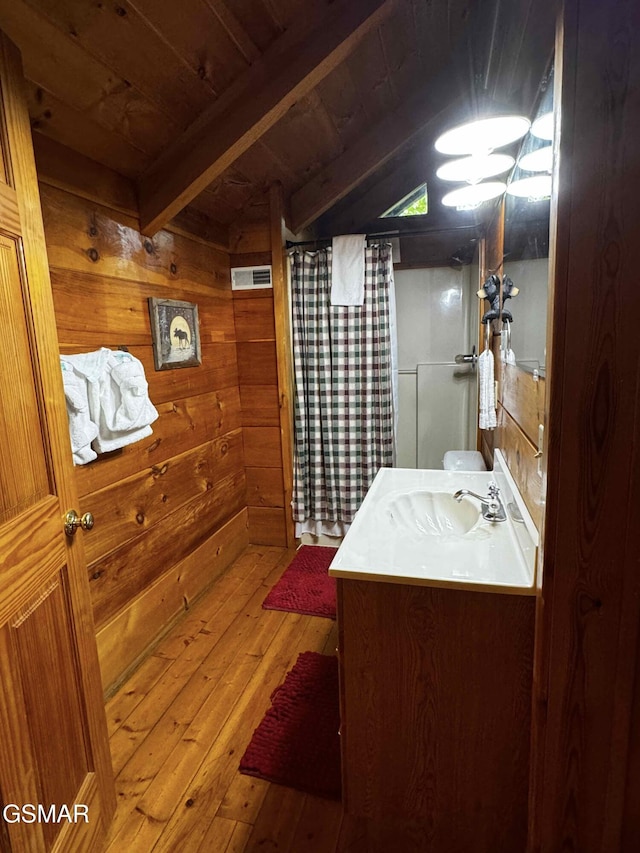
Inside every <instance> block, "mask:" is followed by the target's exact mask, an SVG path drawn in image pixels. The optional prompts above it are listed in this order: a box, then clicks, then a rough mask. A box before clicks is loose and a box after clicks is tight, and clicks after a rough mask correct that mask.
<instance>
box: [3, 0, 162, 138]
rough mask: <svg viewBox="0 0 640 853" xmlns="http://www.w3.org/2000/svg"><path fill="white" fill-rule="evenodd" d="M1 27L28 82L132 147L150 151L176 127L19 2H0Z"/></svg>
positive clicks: (70, 40) (144, 99)
mask: <svg viewBox="0 0 640 853" xmlns="http://www.w3.org/2000/svg"><path fill="white" fill-rule="evenodd" d="M0 29H2V30H3V31H4V32H5V33H6V34H7V35H8V36H9V38H10V39H11V40H12V41H14V42H15V43H16V45H18V47H19V48H20V51H21V53H22V56H23V64H24V70H25V75H26V77H27V78H28V79H29V80H32V81H33V82H34V83H36V84H37V85H39V86H42V87H44V88H46V89H48V90H49V91H51V92H53V93H55V95H56V97H57V98H58V99H59V100H61V101H63V102H64V103H65V104H67V105H68V106H69V107H72V108H73V109H75V110H77V111H78V112H82V113H86V114H87V115H88V116H90V117H91V118H92V119H93V120H94V121H96V122H97V123H98V124H102V125H104V126H105V127H106V128H107V129H108V130H111V131H113V132H114V133H118V134H120V135H121V136H123V137H124V138H125V139H126V140H127V141H128V142H129V143H130V144H131V145H133V146H134V147H136V148H139V149H141V150H143V151H145V152H146V153H148V154H150V155H155V154H157V152H158V151H159V150H161V149H162V148H163V147H164V146H165V145H166V144H167V143H168V141H169V139H170V138H171V136H172V135H175V133H176V132H177V131H178V130H179V126H178V125H174V124H172V123H171V120H170V118H169V116H168V114H165V113H163V112H162V110H161V109H160V108H159V107H158V106H157V105H156V104H155V103H152V102H151V101H150V100H149V99H148V98H146V97H145V95H143V94H142V92H140V91H139V90H137V89H136V88H135V87H134V86H132V85H131V83H129V82H128V81H127V80H125V79H124V78H123V77H121V76H119V75H118V74H116V73H115V72H114V71H112V70H111V69H110V68H108V67H107V66H105V65H104V64H103V63H102V62H100V61H99V60H97V59H96V58H95V57H93V56H91V55H90V54H89V53H87V51H86V50H84V49H83V48H82V47H81V46H80V45H79V44H78V43H77V41H75V40H74V39H73V38H71V37H70V36H68V35H67V34H66V33H65V32H63V31H62V30H60V29H58V28H57V27H56V26H55V25H54V24H53V23H51V21H49V20H48V19H47V18H46V17H45V16H43V15H41V14H39V13H38V12H37V11H36V10H35V9H32V8H31V7H30V6H29V5H28V4H27V3H25V2H24V0H12V2H11V3H3V4H0Z"/></svg>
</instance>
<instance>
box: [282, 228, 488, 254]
mask: <svg viewBox="0 0 640 853" xmlns="http://www.w3.org/2000/svg"><path fill="white" fill-rule="evenodd" d="M481 227H482V226H481V225H480V224H477V225H457V226H455V227H454V228H431V229H426V228H423V229H420V230H417V231H400V230H398V229H396V230H395V231H379V232H377V233H374V234H367V235H366V237H367V240H378V239H380V238H381V237H428V236H429V235H430V234H444V233H445V232H451V231H465V230H468V229H470V228H473V229H474V230H476V231H477V230H478V229H479V228H481ZM332 239H333V238H332V237H318V238H317V239H316V240H300V241H298V242H296V241H294V240H287V242H286V248H287V249H293V248H295V247H296V246H312V245H318V244H319V243H326V244H327V245H329V244H330V243H331V240H332Z"/></svg>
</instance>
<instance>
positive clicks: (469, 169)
mask: <svg viewBox="0 0 640 853" xmlns="http://www.w3.org/2000/svg"><path fill="white" fill-rule="evenodd" d="M514 162H515V160H514V159H513V157H511V156H510V155H509V154H477V155H473V156H471V157H462V158H461V159H460V160H450V161H449V162H448V163H444V164H443V165H442V166H440V168H439V169H438V170H437V172H436V177H437V178H440V179H441V180H442V181H466V182H467V183H469V184H476V183H478V181H482V180H484V178H493V177H494V176H495V175H502V174H503V173H504V172H508V171H509V169H511V167H512V166H513V164H514Z"/></svg>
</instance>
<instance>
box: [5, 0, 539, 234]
mask: <svg viewBox="0 0 640 853" xmlns="http://www.w3.org/2000/svg"><path fill="white" fill-rule="evenodd" d="M553 5H554V4H553V2H552V0H333V1H332V0H129V2H127V0H0V28H1V29H3V30H4V31H5V32H6V33H7V34H8V35H9V37H10V38H11V39H12V40H13V41H14V42H15V43H16V44H17V45H18V47H19V48H20V50H21V52H22V56H23V64H24V69H25V76H26V78H27V97H28V103H29V111H30V115H31V119H32V127H33V129H34V131H35V133H36V137H35V138H36V142H37V145H36V150H37V151H40V152H42V156H43V157H46V156H54V154H56V155H58V156H59V153H60V151H62V150H63V149H59V148H58V146H65V147H66V148H69V149H72V150H73V151H74V152H77V153H78V154H80V155H84V157H86V158H90V159H91V160H94V161H97V162H98V163H100V164H102V165H103V166H106V167H108V168H109V169H111V170H113V171H115V172H117V173H119V174H120V175H122V176H124V177H125V178H127V179H129V180H130V181H131V182H132V185H133V187H134V189H135V192H136V194H137V199H138V203H139V210H140V219H141V225H142V229H143V230H144V231H145V233H149V234H152V233H154V232H155V231H156V230H157V229H158V228H159V227H162V225H164V224H165V223H166V222H167V221H168V220H169V219H171V218H172V217H174V216H175V215H176V214H178V213H179V212H180V211H181V210H183V209H185V208H186V209H187V211H191V213H192V214H194V215H198V216H200V217H201V218H206V219H207V220H208V221H210V222H211V224H212V225H214V226H219V227H220V228H221V229H222V230H224V228H225V227H226V226H229V225H230V224H231V223H233V222H234V221H236V220H238V219H239V218H240V217H242V216H245V215H246V214H247V211H248V210H250V209H251V205H252V203H259V202H260V201H261V200H262V199H263V198H264V193H265V192H266V190H267V189H268V187H269V186H270V185H271V184H272V183H273V182H275V181H278V182H280V183H281V184H282V186H283V189H284V195H285V199H286V200H287V203H288V207H289V214H290V225H291V228H292V230H294V231H300V230H301V229H303V228H307V227H309V226H311V227H315V228H316V230H318V229H319V230H320V231H322V232H323V233H332V232H333V233H342V232H343V231H344V230H354V229H358V228H361V227H362V226H363V225H365V224H367V223H369V222H371V221H373V220H375V218H376V217H377V216H378V215H379V214H380V213H381V212H382V211H383V210H384V209H386V208H387V207H388V206H390V205H391V204H392V203H393V202H395V201H397V200H398V198H400V197H402V196H403V195H404V194H406V193H407V192H408V191H410V190H411V189H412V188H413V187H415V186H416V184H417V183H420V182H421V181H423V180H425V179H426V180H427V181H429V182H430V181H431V178H432V176H433V171H434V168H435V166H436V165H437V162H436V158H435V157H434V156H433V153H432V152H433V141H434V139H435V137H436V136H437V134H438V132H440V130H442V129H443V128H444V127H446V126H451V124H452V122H453V121H455V120H459V119H463V118H464V117H465V116H466V115H467V114H468V113H469V111H470V110H472V109H473V107H474V106H477V103H478V100H479V98H481V97H483V96H485V95H486V96H495V97H499V98H501V99H504V100H509V101H510V102H511V103H512V104H513V105H514V106H516V107H517V108H520V109H524V110H526V111H527V112H529V111H530V109H531V106H532V102H533V98H534V96H535V92H536V90H537V85H538V81H539V80H540V77H541V75H542V72H543V70H544V67H545V65H546V63H547V61H548V58H549V55H550V51H551V48H552V38H553V28H554V22H553ZM52 152H53V153H52ZM429 217H430V219H429V222H430V223H431V222H432V223H433V225H434V227H435V226H438V225H441V224H442V222H443V221H445V218H444V213H443V211H442V210H440V209H439V208H438V205H437V204H435V205H433V213H431V212H430V214H429ZM425 219H426V217H425ZM336 229H338V230H336Z"/></svg>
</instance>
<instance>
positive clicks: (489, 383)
mask: <svg viewBox="0 0 640 853" xmlns="http://www.w3.org/2000/svg"><path fill="white" fill-rule="evenodd" d="M478 381H479V385H480V388H479V391H478V406H479V410H480V413H479V418H478V426H479V427H480V429H495V427H496V426H497V420H496V390H495V384H494V379H493V353H492V352H491V350H488V349H486V350H484V351H483V352H482V353H480V356H479V358H478Z"/></svg>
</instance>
